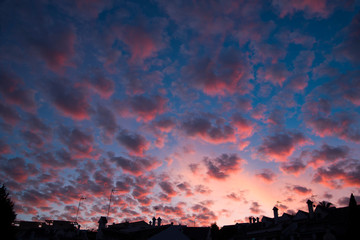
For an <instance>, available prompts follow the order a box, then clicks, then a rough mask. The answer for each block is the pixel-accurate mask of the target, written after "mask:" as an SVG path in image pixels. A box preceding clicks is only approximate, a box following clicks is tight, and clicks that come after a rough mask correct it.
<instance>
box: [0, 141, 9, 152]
mask: <svg viewBox="0 0 360 240" xmlns="http://www.w3.org/2000/svg"><path fill="white" fill-rule="evenodd" d="M8 153H11V148H10V146H9V145H8V144H6V143H5V142H4V141H3V140H0V155H3V154H8Z"/></svg>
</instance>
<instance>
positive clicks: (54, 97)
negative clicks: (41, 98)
mask: <svg viewBox="0 0 360 240" xmlns="http://www.w3.org/2000/svg"><path fill="white" fill-rule="evenodd" d="M69 85H71V84H70V83H69V82H62V81H52V82H50V83H49V89H48V92H47V94H49V98H50V100H51V102H52V103H53V104H54V106H55V107H56V108H57V109H58V110H59V111H60V112H61V113H63V114H64V115H65V116H67V117H71V118H72V119H74V120H84V119H89V114H90V104H89V99H88V95H87V93H86V92H85V91H84V89H82V88H74V87H73V86H69Z"/></svg>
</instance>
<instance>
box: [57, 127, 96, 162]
mask: <svg viewBox="0 0 360 240" xmlns="http://www.w3.org/2000/svg"><path fill="white" fill-rule="evenodd" d="M58 134H59V138H60V140H61V141H62V143H64V144H65V145H66V146H67V147H68V149H69V150H70V153H71V154H73V156H74V157H76V158H94V157H96V155H97V153H96V151H95V149H94V137H93V136H92V135H91V133H90V134H89V133H85V132H84V131H82V130H80V129H78V128H73V129H69V128H67V127H65V126H60V127H59V130H58Z"/></svg>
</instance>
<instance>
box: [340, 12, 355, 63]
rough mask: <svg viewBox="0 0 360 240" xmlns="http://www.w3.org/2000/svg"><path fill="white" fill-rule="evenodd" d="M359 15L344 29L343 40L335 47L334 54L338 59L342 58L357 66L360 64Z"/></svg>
mask: <svg viewBox="0 0 360 240" xmlns="http://www.w3.org/2000/svg"><path fill="white" fill-rule="evenodd" d="M359 27H360V14H359V13H358V14H357V15H355V16H354V18H353V20H352V21H351V23H350V25H349V26H348V27H346V28H345V29H344V32H345V39H344V41H343V42H342V43H340V44H339V45H338V46H337V47H335V49H334V52H335V54H336V57H337V58H338V59H343V58H344V57H345V58H346V59H348V60H350V61H351V62H352V63H354V64H357V63H359V62H360V57H359V54H358V53H359V51H360V43H359V42H360V31H359Z"/></svg>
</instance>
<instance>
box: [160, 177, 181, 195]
mask: <svg viewBox="0 0 360 240" xmlns="http://www.w3.org/2000/svg"><path fill="white" fill-rule="evenodd" d="M159 186H160V188H161V189H162V190H163V191H164V192H165V193H166V194H167V196H168V197H174V196H176V195H177V192H176V191H175V190H174V188H173V186H172V184H171V183H170V182H168V181H164V182H161V183H159Z"/></svg>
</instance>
